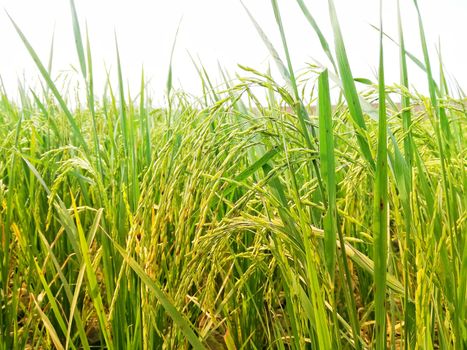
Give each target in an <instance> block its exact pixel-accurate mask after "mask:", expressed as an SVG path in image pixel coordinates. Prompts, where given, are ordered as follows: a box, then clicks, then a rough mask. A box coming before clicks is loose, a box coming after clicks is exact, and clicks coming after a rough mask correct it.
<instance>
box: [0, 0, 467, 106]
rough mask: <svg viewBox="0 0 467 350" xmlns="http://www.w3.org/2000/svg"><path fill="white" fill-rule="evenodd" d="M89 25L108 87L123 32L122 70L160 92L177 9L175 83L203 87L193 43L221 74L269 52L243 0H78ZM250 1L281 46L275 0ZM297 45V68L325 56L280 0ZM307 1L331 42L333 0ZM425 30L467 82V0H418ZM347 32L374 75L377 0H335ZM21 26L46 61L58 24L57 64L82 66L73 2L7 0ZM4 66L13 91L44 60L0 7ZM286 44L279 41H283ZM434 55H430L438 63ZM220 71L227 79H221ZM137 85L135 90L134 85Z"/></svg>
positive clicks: (415, 43) (62, 69)
mask: <svg viewBox="0 0 467 350" xmlns="http://www.w3.org/2000/svg"><path fill="white" fill-rule="evenodd" d="M75 2H76V6H77V10H78V14H79V17H80V20H81V22H82V29H83V30H84V23H86V22H87V25H88V28H89V33H90V41H91V46H92V54H93V60H94V68H95V75H96V79H97V82H96V85H97V86H98V87H99V86H100V87H101V88H100V89H98V91H102V87H103V84H104V78H105V67H108V68H109V69H110V72H111V74H112V77H113V78H112V79H114V80H113V81H116V79H115V66H116V55H115V42H114V31H115V32H116V33H117V37H118V42H119V47H120V54H121V59H122V64H123V72H124V79H125V80H126V81H128V84H129V86H130V88H131V89H133V91H136V90H137V89H138V86H139V80H140V74H141V67H142V66H143V65H144V70H145V72H146V74H147V76H148V78H149V79H150V80H151V90H152V91H153V96H155V97H156V100H157V99H160V98H162V95H163V92H164V88H165V83H166V76H167V69H168V64H169V57H170V49H171V46H172V42H173V40H174V35H175V32H176V29H177V26H178V23H179V21H180V19H181V18H182V22H181V28H180V33H179V37H178V41H177V47H176V50H175V57H174V63H173V65H174V84H175V85H177V86H178V87H183V88H184V89H185V90H187V91H189V92H191V93H198V92H199V86H200V82H199V79H198V78H197V73H196V70H195V68H194V67H193V64H192V63H191V59H190V57H189V54H188V53H190V54H191V55H192V56H194V57H199V59H200V60H201V61H202V62H203V64H204V65H205V67H206V69H207V71H208V72H209V73H210V74H211V75H212V77H214V78H215V79H214V80H216V77H218V76H219V75H218V69H217V65H218V62H220V64H221V65H222V66H223V67H225V68H226V69H227V70H228V71H229V72H230V73H235V72H237V71H239V69H238V67H237V64H242V65H247V66H251V67H254V68H257V69H259V70H265V69H266V67H267V65H268V62H270V57H269V54H268V51H267V49H266V48H265V46H264V45H263V43H262V41H261V39H260V38H259V36H258V35H257V33H256V31H255V29H254V27H253V25H252V23H251V21H250V20H249V18H248V16H247V15H246V13H245V11H244V9H243V8H242V6H241V4H240V1H238V0H196V1H194V0H170V1H169V0H152V1H150V0H132V1H128V0H127V1H123V0H76V1H75ZM244 3H245V4H246V6H247V7H248V8H249V9H250V11H251V13H252V14H253V15H254V16H255V18H256V19H257V21H258V22H259V23H260V25H261V26H262V27H263V29H264V31H265V32H266V33H267V34H268V35H269V36H270V38H271V40H272V41H273V43H274V44H275V45H276V48H277V49H278V50H279V51H280V49H281V45H280V38H279V34H278V30H277V27H276V24H275V20H274V14H273V11H272V8H271V4H270V1H269V0H244ZM278 3H279V6H280V9H281V12H282V15H283V22H284V26H285V30H286V35H287V38H288V41H289V48H290V51H291V53H292V60H293V63H294V68H295V70H297V71H298V70H300V69H301V68H304V67H305V66H306V64H307V63H311V62H312V60H313V59H316V60H318V61H320V62H323V63H325V64H327V61H326V59H325V55H324V54H323V52H322V50H321V48H320V45H319V42H318V40H317V38H316V36H315V34H314V32H313V30H312V29H311V27H310V26H309V25H308V23H307V22H306V20H305V18H304V16H303V15H302V13H301V12H300V9H299V7H298V5H297V3H296V1H294V0H279V1H278ZM305 3H306V4H307V6H308V7H309V9H310V11H311V12H312V13H313V15H314V16H315V18H316V20H317V21H318V23H319V25H320V26H321V27H322V30H323V31H324V33H325V35H326V36H327V38H328V40H329V41H330V42H331V43H332V32H331V28H330V25H329V15H328V10H327V1H326V0H305ZM384 3H385V5H384V6H385V7H384V26H385V30H386V31H387V32H388V33H389V34H390V35H392V36H394V37H397V17H396V0H385V1H384ZM401 3H403V7H402V9H403V21H404V29H405V35H406V40H407V49H408V50H409V51H411V52H412V53H414V54H416V55H417V56H418V57H419V58H422V55H421V48H420V43H419V32H418V24H417V18H416V14H415V12H414V6H413V1H408V0H402V1H401ZM419 3H420V7H421V11H422V15H423V18H424V21H425V23H424V24H425V29H426V31H427V40H428V44H429V49H430V53H431V54H432V59H433V60H435V59H436V58H437V57H436V49H437V46H438V40H441V48H442V53H443V60H444V63H445V66H446V68H447V72H448V73H449V74H451V76H450V77H451V78H455V79H457V80H458V81H459V83H460V85H461V86H462V87H464V88H467V69H466V68H465V66H466V62H467V44H466V40H465V35H466V33H467V21H466V18H467V0H442V1H441V0H420V1H419ZM335 4H336V7H337V11H338V16H339V20H340V22H341V26H342V31H343V34H344V39H345V42H346V45H347V51H348V55H349V57H350V62H351V67H352V69H353V73H354V76H356V77H368V78H373V77H374V71H375V69H376V68H377V64H378V33H377V32H376V31H375V30H374V29H372V28H371V26H370V24H375V25H376V24H378V15H379V12H378V11H379V10H378V6H379V1H377V0H352V1H349V0H335ZM0 7H1V8H4V9H5V10H6V11H8V13H9V14H10V15H11V16H12V18H13V19H14V20H15V21H16V22H17V24H18V25H19V26H20V28H21V29H22V30H23V32H24V33H25V35H26V36H27V38H28V39H29V40H30V42H31V43H32V45H33V47H34V48H35V49H36V51H37V52H38V54H39V56H40V57H41V59H43V60H44V62H47V60H48V55H49V48H50V42H51V38H52V34H53V33H54V31H55V50H54V65H53V74H54V77H57V75H58V74H64V73H67V74H72V73H70V72H72V70H71V66H72V65H74V66H77V65H78V61H77V55H76V51H75V46H74V41H73V32H72V25H71V19H70V8H69V2H68V1H66V0H41V1H37V0H0ZM0 45H1V46H0V47H1V48H2V49H1V52H0V75H1V76H2V79H3V81H4V84H5V86H6V88H7V91H8V92H9V93H11V94H12V95H14V94H15V92H14V90H15V89H16V82H17V80H18V78H20V79H23V77H25V78H26V80H27V81H29V82H30V81H33V78H34V77H37V76H38V73H37V70H36V68H35V67H34V64H33V62H32V60H31V58H30V57H29V55H28V53H27V51H26V49H25V48H24V45H23V44H22V42H21V40H20V39H19V37H18V35H17V34H16V32H15V31H14V29H13V26H12V25H11V23H10V21H9V19H8V17H7V15H6V14H5V13H4V12H0ZM280 52H281V51H280ZM385 59H386V75H387V80H388V82H396V81H397V80H398V76H399V70H398V67H399V63H398V52H397V48H396V47H395V46H394V45H393V44H391V43H390V42H389V41H388V42H386V57H385ZM437 64H438V63H437V61H435V62H433V66H434V67H435V69H436V68H437ZM410 74H411V76H410V79H411V83H412V84H413V85H415V86H416V87H417V89H419V90H420V91H422V92H423V91H426V90H425V87H426V83H425V80H426V78H425V76H424V75H423V74H422V73H421V72H420V71H419V69H418V68H416V67H411V72H410ZM219 81H220V79H219ZM135 94H136V92H135Z"/></svg>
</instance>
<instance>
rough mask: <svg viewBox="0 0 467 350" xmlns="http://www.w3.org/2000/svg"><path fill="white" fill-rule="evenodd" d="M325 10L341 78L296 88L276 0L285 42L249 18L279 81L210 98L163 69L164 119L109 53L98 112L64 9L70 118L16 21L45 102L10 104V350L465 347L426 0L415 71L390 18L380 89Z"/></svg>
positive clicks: (455, 174)
mask: <svg viewBox="0 0 467 350" xmlns="http://www.w3.org/2000/svg"><path fill="white" fill-rule="evenodd" d="M292 3H293V2H290V3H289V6H292ZM380 3H382V1H380ZM293 5H294V6H295V4H294V3H293ZM328 5H329V20H330V23H331V25H332V35H331V36H330V37H328V38H327V37H326V36H325V35H324V34H323V31H321V29H320V28H319V26H318V24H317V22H316V20H315V18H314V16H315V13H314V12H312V11H310V10H309V9H308V7H307V4H306V2H305V1H303V0H296V6H298V7H299V8H300V9H301V11H302V12H303V15H304V17H305V19H306V20H307V22H308V23H309V24H310V26H311V27H312V29H313V31H314V32H315V33H316V38H314V39H317V40H319V42H320V44H321V46H322V48H323V51H324V52H325V54H326V55H327V57H328V59H329V67H321V66H317V65H309V66H308V68H307V69H306V71H301V72H300V74H298V73H297V71H295V70H294V67H293V66H292V60H291V57H292V55H293V52H290V51H289V48H288V41H287V23H284V22H283V21H282V17H281V11H280V6H279V2H278V1H276V0H272V1H271V6H272V8H273V11H274V16H275V20H276V23H277V28H278V31H279V34H280V38H281V42H280V43H273V42H272V41H271V40H270V39H269V37H268V33H265V32H264V31H263V30H262V28H261V26H260V24H259V23H257V21H256V20H255V16H254V14H253V13H250V12H249V10H248V8H247V6H246V4H245V5H244V7H245V10H246V15H247V16H249V17H250V19H251V20H252V23H253V27H254V28H256V31H257V32H258V40H259V41H262V42H263V43H264V44H265V46H266V47H267V49H268V50H269V52H270V54H271V57H272V59H273V62H274V63H275V64H276V65H277V67H278V70H279V72H280V74H281V76H280V77H275V76H273V75H272V74H271V73H270V72H269V71H267V72H261V71H259V70H257V69H254V68H252V67H245V66H239V67H240V69H241V72H240V73H238V74H237V76H236V78H235V79H231V78H230V77H229V75H228V73H227V72H224V71H222V76H223V77H224V78H225V82H224V84H223V85H222V86H221V87H214V85H213V83H212V81H211V78H210V77H209V75H208V73H207V70H206V69H205V67H203V66H202V65H200V64H198V63H195V67H196V69H198V72H199V76H200V80H201V83H202V85H203V87H204V92H205V94H204V95H203V96H198V97H197V98H196V97H191V96H189V95H188V94H186V93H184V92H183V91H180V90H177V89H176V88H175V87H174V86H172V67H169V72H168V79H167V100H166V101H167V105H166V106H165V107H164V108H156V107H154V105H153V103H152V100H151V98H150V97H149V96H150V95H151V94H150V93H148V91H147V90H148V86H147V83H146V78H145V75H144V72H143V73H142V75H141V89H140V91H138V92H137V94H136V95H133V97H132V96H130V94H129V93H128V92H125V87H124V84H123V81H124V80H123V79H124V78H123V77H124V71H123V69H122V65H121V63H120V58H119V47H118V43H117V40H115V41H116V59H115V60H116V63H117V66H116V67H117V72H116V73H117V74H116V77H113V76H111V75H107V76H108V79H107V81H106V89H105V93H104V95H103V96H101V97H97V96H96V94H95V91H94V78H93V76H94V75H93V64H92V49H91V40H90V38H92V36H91V35H90V34H89V33H87V31H86V32H83V31H82V26H81V23H80V21H79V19H78V13H77V8H76V7H75V4H74V2H73V0H70V10H71V21H70V24H71V25H72V27H73V33H74V37H73V38H70V40H74V42H75V44H76V52H77V60H78V62H79V66H78V67H79V73H80V79H82V80H83V82H84V89H85V94H84V96H85V101H78V103H73V102H74V101H72V100H71V99H72V98H73V96H70V95H68V94H67V93H65V92H63V91H61V90H60V88H59V86H60V85H59V84H58V82H57V79H56V78H55V77H54V76H53V75H52V72H51V69H50V65H46V64H44V63H43V62H44V61H42V60H41V59H40V58H39V56H38V55H37V53H36V51H35V49H34V46H33V43H30V42H29V41H28V39H27V37H26V35H24V34H23V32H22V31H21V26H20V24H19V23H16V22H15V21H14V19H13V18H11V17H10V20H11V23H12V25H13V26H14V28H15V29H16V31H17V33H18V35H19V39H18V40H21V41H22V42H23V43H24V46H25V48H26V50H27V51H28V52H29V54H30V56H31V58H32V59H33V61H34V62H35V64H36V66H37V68H38V70H39V72H40V74H41V76H42V78H43V85H42V89H41V90H27V89H26V87H24V86H20V87H19V96H20V98H19V99H18V101H17V102H15V101H14V100H13V99H11V98H10V97H9V95H8V94H7V91H5V90H4V89H3V90H2V92H1V94H0V95H1V100H0V148H1V152H0V235H1V237H0V238H1V240H0V243H1V249H0V293H1V298H0V306H1V308H0V349H2V350H3V349H4V350H7V349H52V348H56V349H91V348H93V349H95V348H98V349H191V348H194V349H228V350H233V349H373V348H376V349H385V348H390V349H402V348H403V349H465V348H467V308H466V307H465V305H467V244H466V243H467V242H466V239H465V236H466V235H465V234H466V232H467V210H466V208H467V193H466V190H467V172H466V168H467V148H466V141H465V135H466V130H467V106H466V96H465V94H464V93H463V92H462V89H461V88H458V89H457V88H455V89H453V88H452V87H451V86H449V85H448V84H447V83H446V79H445V78H444V71H443V66H442V64H441V65H440V66H441V73H440V77H439V79H436V78H435V76H434V75H433V70H432V68H431V67H432V65H433V62H436V61H434V60H433V57H430V55H429V52H428V45H429V44H428V43H429V38H427V37H426V35H425V31H424V27H423V16H422V10H423V9H422V8H420V6H419V4H418V3H417V1H416V0H414V1H413V5H414V6H415V9H416V11H417V15H418V18H416V19H415V20H417V21H418V26H419V31H420V45H421V48H422V52H423V57H416V56H414V55H413V54H412V53H411V52H410V51H409V48H408V47H406V44H405V41H404V30H403V28H404V24H403V23H402V21H401V16H400V10H399V16H398V18H396V19H392V18H385V17H384V16H383V13H382V12H381V13H380V23H379V26H378V27H377V28H376V30H378V31H379V34H380V37H379V38H380V39H379V52H380V60H379V64H378V67H379V74H378V77H377V81H376V82H373V81H372V80H369V79H366V80H365V81H364V83H365V84H364V85H362V86H364V88H361V86H359V88H357V87H358V86H357V84H356V82H357V81H360V82H362V79H358V80H357V79H355V78H354V77H353V75H352V70H351V67H350V64H349V59H348V57H347V53H346V44H345V42H344V35H343V33H342V31H341V28H340V24H339V20H338V18H339V17H338V9H337V8H336V6H335V4H334V2H333V1H332V0H328ZM397 6H398V7H399V2H398V1H397ZM381 7H382V5H381ZM383 17H384V18H383ZM383 19H384V22H385V23H386V22H387V21H390V20H394V21H397V23H398V30H399V34H398V37H397V38H391V37H389V36H388V35H387V34H386V33H385V32H384V28H383ZM388 39H390V40H388ZM386 45H398V47H399V53H400V55H399V58H398V59H399V62H400V72H401V73H400V76H401V78H400V83H399V84H395V85H387V84H385V79H384V77H385V74H384V71H385V67H386V66H387V63H386V62H387V59H385V56H384V47H385V46H386ZM279 48H280V49H279ZM172 51H173V50H172ZM283 57H284V58H285V59H284V58H283ZM438 59H439V60H440V61H441V56H440V57H438ZM409 61H412V62H414V63H415V64H416V66H417V68H418V69H421V70H422V71H424V72H425V73H426V79H427V83H428V86H429V96H423V95H421V94H419V93H418V92H416V91H415V90H414V89H413V88H412V87H411V86H410V84H409V82H410V72H409V70H408V62H409ZM114 78H115V82H114ZM333 88H334V90H338V96H334V95H333V94H332V93H331V89H333ZM134 96H137V97H136V98H134ZM264 101H266V102H264Z"/></svg>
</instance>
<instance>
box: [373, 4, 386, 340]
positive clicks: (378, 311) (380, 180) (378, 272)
mask: <svg viewBox="0 0 467 350" xmlns="http://www.w3.org/2000/svg"><path fill="white" fill-rule="evenodd" d="M382 8H383V1H382V0H380V28H381V31H380V38H379V46H380V49H379V74H378V97H379V99H378V102H379V123H378V151H377V158H376V179H375V189H374V202H373V232H374V236H375V237H374V249H373V258H374V261H375V321H376V324H375V328H376V345H375V346H376V348H378V349H386V346H387V341H386V273H387V259H388V244H387V241H388V215H389V210H388V205H389V202H388V165H387V162H388V153H387V116H386V91H385V89H386V87H385V84H384V51H383V34H382V33H383V31H382V28H383V10H382Z"/></svg>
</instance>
